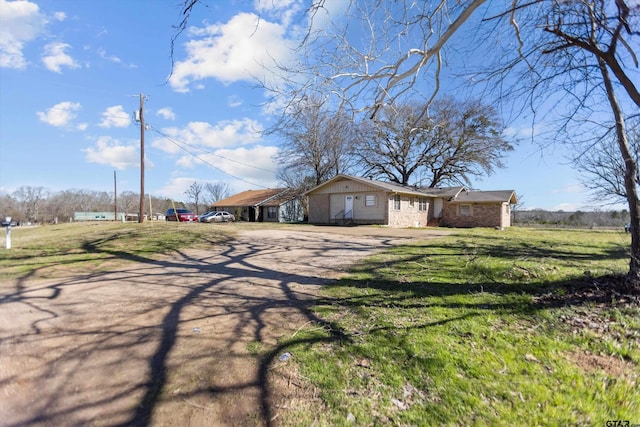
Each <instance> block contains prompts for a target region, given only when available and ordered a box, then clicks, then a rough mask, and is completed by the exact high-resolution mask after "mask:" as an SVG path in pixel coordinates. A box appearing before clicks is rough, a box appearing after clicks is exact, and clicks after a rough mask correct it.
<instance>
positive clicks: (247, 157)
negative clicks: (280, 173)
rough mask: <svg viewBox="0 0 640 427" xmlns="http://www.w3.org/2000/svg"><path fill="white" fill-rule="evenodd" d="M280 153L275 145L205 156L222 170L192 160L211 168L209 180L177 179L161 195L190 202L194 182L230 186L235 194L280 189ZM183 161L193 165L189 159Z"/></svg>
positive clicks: (172, 180)
mask: <svg viewBox="0 0 640 427" xmlns="http://www.w3.org/2000/svg"><path fill="white" fill-rule="evenodd" d="M277 151H278V148H277V147H273V146H255V147H253V148H244V147H243V148H238V149H236V150H218V151H216V153H215V154H217V156H216V155H214V154H207V155H204V156H202V157H203V159H204V160H206V161H207V163H211V164H212V165H214V166H215V167H216V168H219V169H216V168H213V167H210V166H208V165H204V164H203V163H202V162H201V161H199V160H197V159H193V158H192V159H193V160H194V163H193V164H194V166H195V165H196V164H197V165H199V166H200V167H206V168H207V176H208V179H206V180H203V179H199V178H193V177H185V176H181V177H175V178H173V179H171V181H170V182H168V183H166V184H165V185H164V186H163V187H162V188H161V189H160V190H158V194H161V195H163V196H166V197H171V198H173V199H175V200H178V201H186V199H187V197H186V196H185V194H184V192H185V191H186V190H187V188H189V186H190V185H191V184H193V182H194V181H196V182H199V183H203V182H224V183H228V184H229V185H230V186H231V187H232V188H233V190H232V193H235V192H240V191H244V190H249V189H254V190H255V189H257V188H277V186H278V180H277V178H276V175H275V172H274V171H275V162H274V160H273V156H274V155H275V154H276V153H277ZM220 156H222V157H220ZM223 157H224V158H223ZM231 159H233V160H235V161H233V160H231ZM182 160H183V161H184V162H187V163H188V162H189V161H188V160H186V157H185V158H184V159H182ZM242 163H244V164H242ZM249 165H251V166H255V167H251V166H249ZM258 168H259V169H258ZM222 171H224V172H226V173H224V172H222Z"/></svg>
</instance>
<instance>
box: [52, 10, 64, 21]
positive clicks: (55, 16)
mask: <svg viewBox="0 0 640 427" xmlns="http://www.w3.org/2000/svg"><path fill="white" fill-rule="evenodd" d="M53 19H55V20H56V21H60V22H62V21H64V20H65V19H67V14H66V13H64V12H55V13H54V14H53Z"/></svg>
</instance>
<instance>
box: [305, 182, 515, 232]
mask: <svg viewBox="0 0 640 427" xmlns="http://www.w3.org/2000/svg"><path fill="white" fill-rule="evenodd" d="M304 195H305V196H307V199H308V215H309V222H310V223H315V224H347V223H349V224H381V225H388V226H391V227H425V226H447V227H498V228H504V227H509V226H510V225H511V208H510V205H512V204H515V203H517V197H516V194H515V191H513V190H504V191H468V190H467V189H466V188H465V187H463V186H460V187H450V188H424V187H423V188H421V187H413V186H403V185H399V184H395V183H390V182H384V181H377V180H373V179H367V178H360V177H355V176H350V175H344V174H340V175H337V176H335V177H334V178H332V179H330V180H328V181H326V182H324V183H322V184H320V185H318V186H317V187H315V188H312V189H311V190H309V191H307V192H306V193H305V194H304Z"/></svg>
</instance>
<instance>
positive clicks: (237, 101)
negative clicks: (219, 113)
mask: <svg viewBox="0 0 640 427" xmlns="http://www.w3.org/2000/svg"><path fill="white" fill-rule="evenodd" d="M227 104H228V105H229V107H231V108H236V107H239V106H241V105H242V104H243V102H242V98H240V97H239V96H238V95H231V96H230V97H228V98H227Z"/></svg>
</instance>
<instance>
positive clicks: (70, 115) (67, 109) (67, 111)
mask: <svg viewBox="0 0 640 427" xmlns="http://www.w3.org/2000/svg"><path fill="white" fill-rule="evenodd" d="M81 109H82V106H81V105H80V103H79V102H70V101H65V102H60V103H58V104H56V105H54V106H53V107H51V108H49V109H48V110H47V111H46V112H38V113H37V114H38V117H39V118H40V121H42V122H44V123H47V124H49V125H51V126H56V127H64V126H69V125H70V124H71V122H72V121H73V120H74V119H75V118H76V117H78V114H77V112H78V111H80V110H81ZM80 126H82V125H80ZM85 129H86V127H85Z"/></svg>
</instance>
